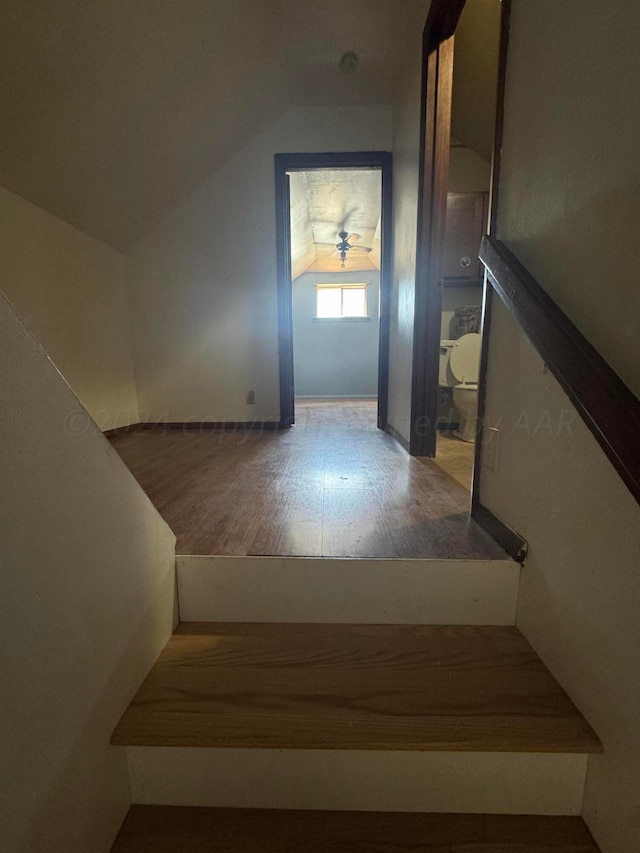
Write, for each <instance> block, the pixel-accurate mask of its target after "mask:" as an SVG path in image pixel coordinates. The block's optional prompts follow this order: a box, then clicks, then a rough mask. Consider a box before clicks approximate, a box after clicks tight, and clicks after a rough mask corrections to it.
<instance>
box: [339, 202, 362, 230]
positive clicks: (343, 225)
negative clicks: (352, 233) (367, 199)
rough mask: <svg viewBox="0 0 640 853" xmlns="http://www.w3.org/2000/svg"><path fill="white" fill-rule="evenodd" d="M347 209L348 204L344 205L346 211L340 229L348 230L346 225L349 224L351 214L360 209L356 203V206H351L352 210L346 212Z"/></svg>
mask: <svg viewBox="0 0 640 853" xmlns="http://www.w3.org/2000/svg"><path fill="white" fill-rule="evenodd" d="M346 209H347V206H346V204H345V206H344V208H343V210H344V211H345V213H344V215H343V217H342V222H341V223H340V228H339V229H338V230H339V231H346V230H347V227H346V226H347V221H348V220H349V218H350V217H351V216H353V214H354V213H355V212H356V210H358V205H356V206H355V207H352V208H351V210H350V211H349V212H348V213H347V212H346Z"/></svg>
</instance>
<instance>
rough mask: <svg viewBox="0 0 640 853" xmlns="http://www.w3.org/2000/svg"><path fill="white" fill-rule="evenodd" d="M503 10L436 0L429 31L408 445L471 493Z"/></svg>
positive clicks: (487, 1)
mask: <svg viewBox="0 0 640 853" xmlns="http://www.w3.org/2000/svg"><path fill="white" fill-rule="evenodd" d="M502 13H503V4H502V3H501V2H500V0H466V2H465V0H440V2H435V3H433V4H432V9H431V11H430V14H429V19H430V20H429V19H428V20H427V26H426V28H425V48H424V54H425V57H424V62H425V66H426V75H425V88H424V91H423V117H422V127H423V139H422V143H423V144H422V148H423V151H422V153H423V158H422V163H423V171H422V174H421V183H422V195H421V198H420V202H419V206H420V207H419V241H418V242H419V248H418V263H417V271H416V318H417V320H416V326H415V342H414V344H415V345H414V352H415V353H416V354H417V358H416V359H414V375H413V387H412V418H411V420H412V435H411V440H410V448H411V452H412V453H413V454H415V455H417V456H430V457H435V461H436V463H437V464H438V465H440V466H441V467H442V468H444V469H445V470H446V471H447V472H448V473H450V474H451V475H452V476H453V477H455V479H457V480H458V481H459V482H461V483H463V485H465V487H466V488H467V489H469V490H471V484H472V471H473V469H474V459H475V447H474V443H475V438H476V433H477V422H478V382H479V378H480V361H481V326H482V305H483V299H484V281H483V278H484V277H483V270H482V266H481V264H480V261H479V260H478V253H479V250H480V242H481V240H482V237H483V235H484V234H486V233H487V232H488V229H489V219H490V203H489V196H490V190H491V182H492V159H493V150H494V144H495V137H496V116H497V110H498V104H499V102H500V97H499V92H498V89H499V78H500V73H499V65H500V56H501V26H502V24H501V19H502ZM438 16H440V18H442V20H443V21H445V22H446V24H447V28H448V29H447V28H445V30H444V31H443V29H442V27H441V26H440V25H439V24H438V22H437V20H436V18H437V17H438ZM443 36H446V37H444V38H443ZM418 426H420V429H418V428H417V427H418Z"/></svg>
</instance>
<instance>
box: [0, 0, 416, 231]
mask: <svg viewBox="0 0 640 853" xmlns="http://www.w3.org/2000/svg"><path fill="white" fill-rule="evenodd" d="M427 8H428V2H425V0H349V2H336V0H325V1H324V2H323V3H317V2H315V3H310V2H304V0H108V2H106V0H2V2H1V3H0V14H1V22H0V80H1V84H0V115H2V122H1V123H0V183H1V184H3V185H4V186H6V187H7V188H9V189H10V190H13V191H14V192H16V193H18V194H19V195H22V196H23V197H25V198H26V199H28V200H30V201H32V202H34V203H35V204H37V205H39V206H40V207H42V208H44V209H45V210H48V211H49V212H51V213H53V214H54V215H56V216H58V217H60V218H61V219H64V220H65V221H67V222H69V223H71V224H72V225H74V226H76V227H77V228H80V229H81V230H84V231H86V232H87V233H89V234H91V235H93V236H95V237H98V238H99V239H101V240H103V241H105V242H107V243H109V244H111V245H113V246H116V247H118V248H126V247H127V246H129V245H130V244H132V243H133V242H135V240H136V239H138V238H139V237H140V236H142V235H143V234H144V232H145V231H146V230H147V229H148V228H149V227H150V225H151V224H152V223H153V222H155V221H157V219H158V218H159V217H160V216H161V215H162V214H163V213H165V212H168V211H169V210H170V209H171V207H172V206H173V205H175V204H176V202H177V201H178V200H179V199H180V197H181V196H183V195H184V193H185V192H187V191H189V190H190V189H192V188H194V187H195V186H197V185H198V184H199V183H200V182H202V181H203V180H204V179H205V178H206V177H207V176H208V175H209V174H211V173H212V172H213V171H214V170H215V168H216V167H217V166H218V165H219V164H220V163H221V162H222V161H223V160H224V158H225V157H227V156H228V155H229V154H230V153H231V152H232V151H233V150H234V149H235V148H237V147H238V146H239V145H241V144H242V143H243V142H244V141H245V140H246V139H248V138H250V137H251V135H253V134H254V133H256V132H257V131H258V130H259V129H260V128H261V127H263V126H264V125H265V124H266V123H267V122H269V121H270V120H272V119H273V118H274V117H275V116H276V115H278V114H279V113H280V112H282V111H283V110H284V109H285V108H287V107H288V106H290V105H292V104H305V105H311V106H313V105H325V104H342V105H344V104H377V103H390V102H391V101H392V96H393V90H394V87H395V83H396V79H397V74H398V73H399V71H400V70H401V65H402V56H403V43H404V42H405V38H406V33H407V28H408V27H413V26H415V25H416V21H419V20H420V19H421V18H423V15H424V14H426V9H427ZM347 50H355V51H356V53H358V54H359V56H360V66H359V68H358V70H357V72H356V74H354V75H353V76H352V77H350V78H347V77H345V76H343V75H342V74H341V73H340V72H339V70H338V62H339V59H340V57H341V55H342V54H343V53H344V52H345V51H347Z"/></svg>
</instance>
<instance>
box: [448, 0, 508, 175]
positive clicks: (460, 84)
mask: <svg viewBox="0 0 640 853" xmlns="http://www.w3.org/2000/svg"><path fill="white" fill-rule="evenodd" d="M501 9H502V3H501V0H467V2H466V4H465V7H464V10H463V12H462V16H461V17H460V22H459V24H458V27H457V29H456V38H455V59H454V66H453V110H452V115H451V132H452V134H453V135H454V136H456V137H458V138H459V139H460V140H461V141H462V143H463V145H467V146H468V147H469V148H471V149H473V151H475V152H477V153H478V154H479V155H480V157H482V158H483V159H484V160H487V161H490V160H491V154H492V151H493V128H494V122H495V113H496V92H497V87H496V81H497V72H498V53H499V34H500V10H501Z"/></svg>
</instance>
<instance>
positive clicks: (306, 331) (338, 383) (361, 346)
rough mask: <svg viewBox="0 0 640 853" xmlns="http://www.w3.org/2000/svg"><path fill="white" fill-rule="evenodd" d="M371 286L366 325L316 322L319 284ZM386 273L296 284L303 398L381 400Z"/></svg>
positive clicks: (296, 352)
mask: <svg viewBox="0 0 640 853" xmlns="http://www.w3.org/2000/svg"><path fill="white" fill-rule="evenodd" d="M354 283H363V284H366V285H367V312H368V315H369V316H368V318H367V319H366V320H360V319H349V318H344V319H339V320H316V319H315V317H316V285H317V284H354ZM379 292H380V273H379V272H373V271H371V270H368V271H365V272H348V273H326V272H325V273H304V274H303V275H301V276H300V277H299V278H297V279H296V280H295V281H294V282H293V358H294V365H293V375H294V382H295V393H296V396H297V397H377V395H378V337H379V333H380V322H379V316H378V302H379Z"/></svg>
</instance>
